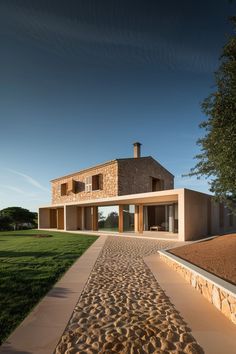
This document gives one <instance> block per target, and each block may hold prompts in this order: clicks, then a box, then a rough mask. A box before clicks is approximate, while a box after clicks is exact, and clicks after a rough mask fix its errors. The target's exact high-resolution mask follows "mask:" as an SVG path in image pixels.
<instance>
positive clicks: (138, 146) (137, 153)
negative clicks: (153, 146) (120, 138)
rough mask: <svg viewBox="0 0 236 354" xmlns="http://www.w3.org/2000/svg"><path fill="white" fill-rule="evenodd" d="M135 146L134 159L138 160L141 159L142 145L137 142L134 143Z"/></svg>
mask: <svg viewBox="0 0 236 354" xmlns="http://www.w3.org/2000/svg"><path fill="white" fill-rule="evenodd" d="M133 145H134V158H135V159H137V158H139V157H141V145H142V144H141V143H139V142H136V143H133Z"/></svg>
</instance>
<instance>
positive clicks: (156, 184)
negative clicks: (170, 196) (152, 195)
mask: <svg viewBox="0 0 236 354" xmlns="http://www.w3.org/2000/svg"><path fill="white" fill-rule="evenodd" d="M151 179H152V192H155V191H161V190H163V189H164V181H163V179H159V178H154V177H151Z"/></svg>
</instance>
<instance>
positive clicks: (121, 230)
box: [118, 205, 124, 232]
mask: <svg viewBox="0 0 236 354" xmlns="http://www.w3.org/2000/svg"><path fill="white" fill-rule="evenodd" d="M118 229H119V232H123V231H124V216H123V205H119V226H118Z"/></svg>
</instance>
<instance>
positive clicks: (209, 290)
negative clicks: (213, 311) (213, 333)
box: [159, 252, 236, 324]
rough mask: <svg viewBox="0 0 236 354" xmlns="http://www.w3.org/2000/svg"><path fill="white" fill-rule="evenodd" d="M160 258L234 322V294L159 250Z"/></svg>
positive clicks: (235, 305) (235, 314)
mask: <svg viewBox="0 0 236 354" xmlns="http://www.w3.org/2000/svg"><path fill="white" fill-rule="evenodd" d="M159 254H160V258H161V259H162V260H163V261H164V262H165V263H167V264H168V265H169V266H170V267H171V268H173V269H174V270H175V271H176V272H178V273H179V274H180V275H181V276H182V277H184V279H185V280H187V282H188V283H190V284H191V285H192V287H194V288H195V289H196V290H197V291H199V292H200V293H201V294H202V295H203V296H204V297H205V298H206V299H207V300H208V301H209V302H211V303H212V304H213V305H214V306H215V307H216V308H217V309H218V310H219V311H221V312H222V313H223V314H224V315H225V316H226V317H227V318H228V319H229V320H231V321H232V322H233V323H234V324H236V294H232V292H230V291H228V290H227V289H225V288H223V287H222V286H220V285H217V284H215V282H212V281H211V280H210V279H206V277H203V276H202V275H201V274H200V273H197V272H196V271H193V270H190V269H189V268H186V267H185V266H184V265H183V264H179V263H178V262H176V261H175V260H174V259H170V258H169V257H167V256H165V255H164V254H163V253H161V252H159Z"/></svg>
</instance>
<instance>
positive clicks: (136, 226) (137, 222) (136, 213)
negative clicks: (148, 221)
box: [134, 205, 139, 232]
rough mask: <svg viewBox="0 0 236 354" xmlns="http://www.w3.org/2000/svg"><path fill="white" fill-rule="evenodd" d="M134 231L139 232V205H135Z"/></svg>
mask: <svg viewBox="0 0 236 354" xmlns="http://www.w3.org/2000/svg"><path fill="white" fill-rule="evenodd" d="M134 208H135V209H134V232H139V220H138V219H139V217H138V215H139V208H138V205H135V207H134Z"/></svg>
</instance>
